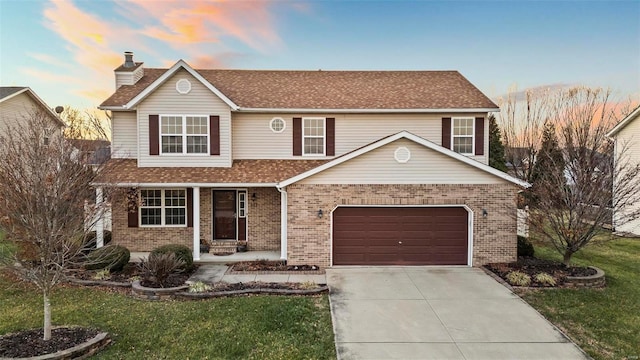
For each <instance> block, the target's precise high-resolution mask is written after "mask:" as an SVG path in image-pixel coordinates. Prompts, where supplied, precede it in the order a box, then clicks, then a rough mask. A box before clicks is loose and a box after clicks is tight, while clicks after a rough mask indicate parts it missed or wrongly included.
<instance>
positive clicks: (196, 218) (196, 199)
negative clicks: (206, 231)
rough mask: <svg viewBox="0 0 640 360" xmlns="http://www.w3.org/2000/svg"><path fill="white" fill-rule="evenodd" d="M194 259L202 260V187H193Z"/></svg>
mask: <svg viewBox="0 0 640 360" xmlns="http://www.w3.org/2000/svg"><path fill="white" fill-rule="evenodd" d="M193 260H196V261H197V260H200V188H199V187H194V188H193Z"/></svg>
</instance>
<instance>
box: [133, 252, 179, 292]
mask: <svg viewBox="0 0 640 360" xmlns="http://www.w3.org/2000/svg"><path fill="white" fill-rule="evenodd" d="M184 266H185V265H184V261H182V260H181V259H179V258H178V257H177V256H176V255H175V254H174V253H171V252H170V253H167V254H161V253H153V252H152V253H151V254H149V258H148V259H147V260H146V261H145V260H143V261H141V262H140V271H141V272H142V278H143V279H144V280H146V281H148V282H151V283H153V284H157V285H160V286H161V287H165V285H166V283H167V279H168V278H169V275H171V274H173V273H174V272H177V271H180V269H181V268H184Z"/></svg>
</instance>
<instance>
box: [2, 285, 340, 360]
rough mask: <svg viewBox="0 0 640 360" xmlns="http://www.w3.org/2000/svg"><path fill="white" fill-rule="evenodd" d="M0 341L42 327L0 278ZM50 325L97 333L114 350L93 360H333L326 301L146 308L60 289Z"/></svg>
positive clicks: (33, 299) (34, 304) (35, 307)
mask: <svg viewBox="0 0 640 360" xmlns="http://www.w3.org/2000/svg"><path fill="white" fill-rule="evenodd" d="M0 302H1V303H2V305H1V306H2V311H0V335H4V334H7V333H11V332H15V331H18V330H22V329H27V328H36V327H41V326H42V298H41V297H40V296H39V295H38V294H37V293H34V292H33V291H28V289H27V286H26V285H24V284H22V283H19V284H16V283H13V282H12V281H10V280H9V278H8V277H6V276H2V275H1V274H0ZM52 311H53V323H54V325H59V324H73V325H82V326H88V327H97V328H99V329H100V330H104V331H107V332H109V333H110V334H111V336H112V338H113V340H114V343H113V344H112V345H111V346H110V347H108V348H107V349H106V350H103V351H102V352H100V353H99V354H98V356H96V357H95V358H96V359H219V358H225V359H234V358H235V359H303V358H304V359H335V357H336V354H335V347H334V338H333V330H332V326H331V315H330V311H329V301H328V298H327V296H326V295H325V296H320V297H278V296H250V297H236V298H222V299H212V300H205V301H168V302H149V301H141V300H136V299H134V298H132V297H130V296H127V295H123V294H120V293H116V292H107V291H102V290H98V289H92V288H78V287H64V288H59V289H58V290H56V291H55V293H54V295H53V296H52Z"/></svg>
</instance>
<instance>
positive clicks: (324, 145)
mask: <svg viewBox="0 0 640 360" xmlns="http://www.w3.org/2000/svg"><path fill="white" fill-rule="evenodd" d="M305 120H322V136H318V135H305V133H304V129H305V126H304V122H305ZM301 130H302V131H301V136H300V137H301V141H302V156H309V157H318V156H327V155H326V154H327V118H326V117H303V118H302V129H301ZM320 137H322V153H321V154H307V153H306V152H305V147H304V139H305V138H310V139H319V138H320Z"/></svg>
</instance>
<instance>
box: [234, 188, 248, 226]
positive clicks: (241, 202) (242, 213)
mask: <svg viewBox="0 0 640 360" xmlns="http://www.w3.org/2000/svg"><path fill="white" fill-rule="evenodd" d="M236 197H237V199H238V205H237V206H238V208H237V211H238V218H240V219H245V218H246V217H247V192H246V191H244V190H238V191H236Z"/></svg>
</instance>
